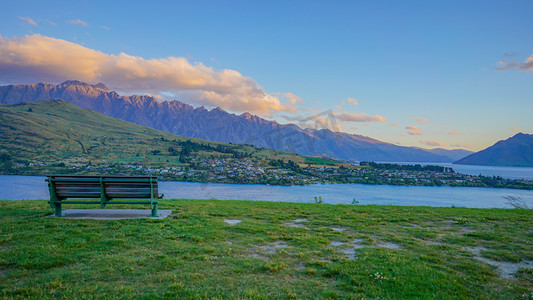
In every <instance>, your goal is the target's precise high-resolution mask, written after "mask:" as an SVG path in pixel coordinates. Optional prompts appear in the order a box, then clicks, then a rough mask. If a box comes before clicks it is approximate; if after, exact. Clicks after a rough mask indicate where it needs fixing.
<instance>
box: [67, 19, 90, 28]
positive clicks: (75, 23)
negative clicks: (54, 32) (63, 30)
mask: <svg viewBox="0 0 533 300" xmlns="http://www.w3.org/2000/svg"><path fill="white" fill-rule="evenodd" d="M67 23H69V24H73V25H82V26H85V27H89V24H88V23H87V22H85V21H82V20H80V19H75V20H68V21H67Z"/></svg>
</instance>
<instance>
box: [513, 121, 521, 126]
mask: <svg viewBox="0 0 533 300" xmlns="http://www.w3.org/2000/svg"><path fill="white" fill-rule="evenodd" d="M511 122H513V124H515V125H518V124H520V122H518V121H511Z"/></svg>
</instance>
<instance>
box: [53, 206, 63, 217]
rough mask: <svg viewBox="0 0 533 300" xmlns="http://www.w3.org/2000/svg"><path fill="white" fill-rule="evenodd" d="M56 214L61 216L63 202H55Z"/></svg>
mask: <svg viewBox="0 0 533 300" xmlns="http://www.w3.org/2000/svg"><path fill="white" fill-rule="evenodd" d="M54 210H55V214H54V215H55V216H56V217H61V203H54Z"/></svg>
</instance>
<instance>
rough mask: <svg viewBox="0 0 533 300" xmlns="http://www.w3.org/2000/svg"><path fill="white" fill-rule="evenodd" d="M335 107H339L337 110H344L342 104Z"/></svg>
mask: <svg viewBox="0 0 533 300" xmlns="http://www.w3.org/2000/svg"><path fill="white" fill-rule="evenodd" d="M335 109H337V110H344V108H342V106H340V105H335Z"/></svg>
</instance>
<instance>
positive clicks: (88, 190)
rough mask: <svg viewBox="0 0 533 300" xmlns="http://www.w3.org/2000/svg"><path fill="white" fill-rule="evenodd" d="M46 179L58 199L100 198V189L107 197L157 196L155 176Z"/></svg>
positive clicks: (56, 177)
mask: <svg viewBox="0 0 533 300" xmlns="http://www.w3.org/2000/svg"><path fill="white" fill-rule="evenodd" d="M47 180H48V182H49V184H51V183H53V185H54V188H55V192H56V195H57V197H58V198H59V199H65V198H100V196H101V192H102V189H104V192H105V195H106V197H107V198H133V199H135V198H152V195H153V198H155V199H157V198H158V185H157V177H155V176H154V177H153V176H74V175H69V176H68V175H61V176H59V175H56V176H49V177H48V178H47Z"/></svg>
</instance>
